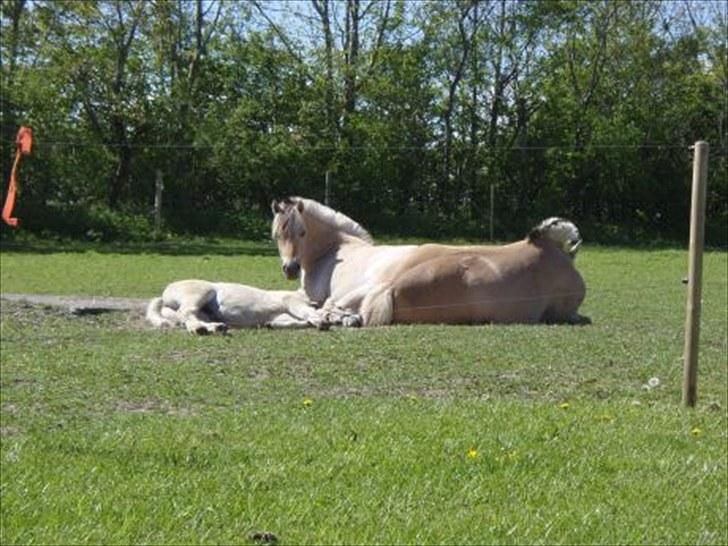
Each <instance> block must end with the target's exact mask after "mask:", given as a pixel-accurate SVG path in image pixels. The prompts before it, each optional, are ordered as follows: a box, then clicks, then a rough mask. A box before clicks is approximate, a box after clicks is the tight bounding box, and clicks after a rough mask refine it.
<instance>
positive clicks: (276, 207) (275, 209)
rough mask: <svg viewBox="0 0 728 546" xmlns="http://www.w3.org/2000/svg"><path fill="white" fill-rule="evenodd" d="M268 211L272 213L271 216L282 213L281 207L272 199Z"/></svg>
mask: <svg viewBox="0 0 728 546" xmlns="http://www.w3.org/2000/svg"><path fill="white" fill-rule="evenodd" d="M270 209H271V210H272V211H273V214H278V213H279V212H283V207H282V206H281V204H280V203H279V202H278V201H276V200H275V199H273V201H271V203H270Z"/></svg>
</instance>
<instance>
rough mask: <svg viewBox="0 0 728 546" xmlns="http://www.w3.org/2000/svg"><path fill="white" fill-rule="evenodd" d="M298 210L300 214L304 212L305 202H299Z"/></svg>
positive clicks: (297, 204)
mask: <svg viewBox="0 0 728 546" xmlns="http://www.w3.org/2000/svg"><path fill="white" fill-rule="evenodd" d="M296 208H297V209H298V212H303V201H298V202H297V203H296Z"/></svg>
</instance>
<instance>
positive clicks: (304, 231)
mask: <svg viewBox="0 0 728 546" xmlns="http://www.w3.org/2000/svg"><path fill="white" fill-rule="evenodd" d="M305 236H306V230H305V229H302V230H301V234H300V235H299V237H305Z"/></svg>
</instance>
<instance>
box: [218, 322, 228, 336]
mask: <svg viewBox="0 0 728 546" xmlns="http://www.w3.org/2000/svg"><path fill="white" fill-rule="evenodd" d="M227 332H228V325H227V324H225V323H223V322H221V323H220V324H216V325H215V333H216V334H227Z"/></svg>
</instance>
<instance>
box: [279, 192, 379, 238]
mask: <svg viewBox="0 0 728 546" xmlns="http://www.w3.org/2000/svg"><path fill="white" fill-rule="evenodd" d="M290 200H291V201H293V202H296V201H301V202H303V210H304V211H305V212H306V214H310V215H311V216H313V217H314V218H316V219H317V220H319V221H320V222H322V223H324V224H326V225H329V226H331V227H333V228H335V229H337V230H339V231H342V232H344V233H346V234H347V235H352V236H354V237H358V238H359V239H362V240H364V241H366V242H367V243H373V242H374V239H372V236H371V235H370V234H369V232H368V231H367V230H366V229H364V228H363V227H362V226H361V225H360V224H358V223H357V222H355V221H354V220H352V219H351V218H349V217H348V216H346V215H345V214H342V213H340V212H337V211H335V210H334V209H332V208H330V207H327V206H326V205H322V204H321V203H319V202H318V201H314V200H313V199H307V198H305V197H291V198H290Z"/></svg>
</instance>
